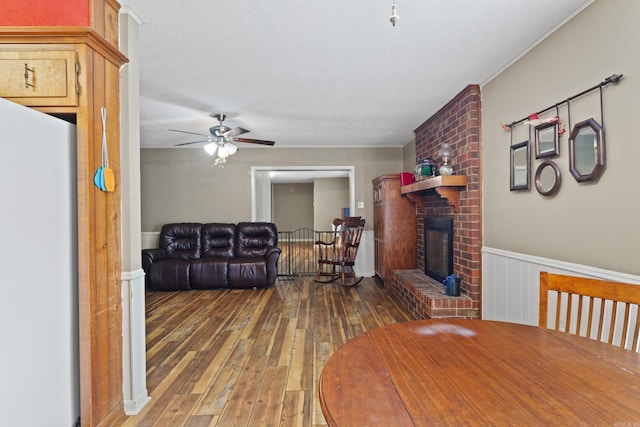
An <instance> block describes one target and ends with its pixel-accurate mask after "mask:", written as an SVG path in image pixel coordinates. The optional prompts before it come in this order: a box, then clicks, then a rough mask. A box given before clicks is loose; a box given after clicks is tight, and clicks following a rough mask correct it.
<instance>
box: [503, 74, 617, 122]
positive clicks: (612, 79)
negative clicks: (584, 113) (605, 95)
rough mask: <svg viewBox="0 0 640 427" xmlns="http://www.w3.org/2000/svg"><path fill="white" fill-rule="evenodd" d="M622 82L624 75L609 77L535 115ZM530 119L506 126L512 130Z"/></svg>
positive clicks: (523, 119) (526, 118)
mask: <svg viewBox="0 0 640 427" xmlns="http://www.w3.org/2000/svg"><path fill="white" fill-rule="evenodd" d="M620 80H622V74H612V75H610V76H609V77H607V78H606V79H604V80H603V81H601V82H600V83H598V84H597V85H595V86H593V87H590V88H589V89H587V90H583V91H582V92H580V93H579V94H577V95H573V96H570V97H569V98H567V99H565V100H564V101H560V102H557V103H555V104H553V105H551V106H549V107H547V108H545V109H544V110H540V111H537V112H536V113H535V114H542V113H546V112H547V111H549V110H551V109H552V108H558V106H559V105H562V104H568V103H569V102H571V101H573V100H574V99H576V98H579V97H581V96H582V95H586V94H587V93H589V92H591V91H594V90H596V89H598V88H601V87H604V86H606V85H608V84H610V83H613V84H618V82H620ZM528 119H529V116H527V117H524V118H522V119H520V120H518V121H515V122H511V124H508V125H506V126H507V127H509V128H512V127H514V126H515V125H517V124H520V123H522V122H524V121H525V120H528Z"/></svg>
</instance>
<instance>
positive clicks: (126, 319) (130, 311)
mask: <svg viewBox="0 0 640 427" xmlns="http://www.w3.org/2000/svg"><path fill="white" fill-rule="evenodd" d="M144 293H145V288H144V271H142V269H140V270H136V271H123V272H122V377H123V384H122V391H123V398H124V411H125V413H126V414H127V415H135V414H137V413H138V412H140V410H141V409H142V407H143V406H144V405H146V404H147V402H148V401H149V399H150V397H149V394H148V392H147V377H146V375H147V367H146V366H147V365H146V352H145V351H146V350H145V345H146V328H145V308H144Z"/></svg>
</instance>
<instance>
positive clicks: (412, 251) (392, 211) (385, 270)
mask: <svg viewBox="0 0 640 427" xmlns="http://www.w3.org/2000/svg"><path fill="white" fill-rule="evenodd" d="M416 221H417V220H416V207H415V206H414V204H413V203H411V201H410V200H409V199H407V198H406V197H402V195H401V194H400V174H395V175H383V176H380V177H378V178H376V179H374V180H373V233H374V249H375V270H376V276H377V277H378V278H379V279H380V280H382V281H383V282H384V286H385V288H389V287H390V286H391V283H390V279H391V271H392V270H399V269H412V268H416V264H417V257H418V248H417V242H416V240H417V238H416V235H417V222H416Z"/></svg>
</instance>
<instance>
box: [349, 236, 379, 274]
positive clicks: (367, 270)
mask: <svg viewBox="0 0 640 427" xmlns="http://www.w3.org/2000/svg"><path fill="white" fill-rule="evenodd" d="M373 242H374V236H373V230H365V231H364V232H363V233H362V238H361V239H360V247H359V248H358V256H356V265H355V266H354V268H355V270H356V274H357V275H358V276H365V277H373V276H375V274H376V269H375V250H374V245H373Z"/></svg>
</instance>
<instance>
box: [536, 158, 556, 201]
mask: <svg viewBox="0 0 640 427" xmlns="http://www.w3.org/2000/svg"><path fill="white" fill-rule="evenodd" d="M535 181H536V190H538V193H540V194H542V195H543V196H553V195H554V194H556V193H557V192H558V190H559V189H560V169H559V168H558V165H556V164H555V163H554V162H552V161H551V160H545V161H543V162H542V163H540V165H539V166H538V169H537V170H536V179H535Z"/></svg>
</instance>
